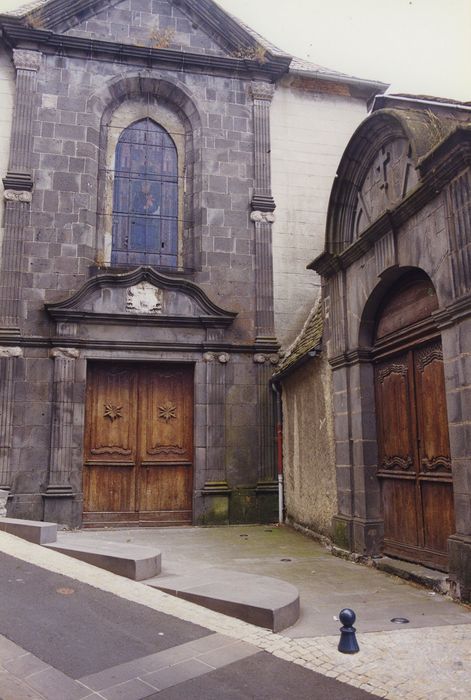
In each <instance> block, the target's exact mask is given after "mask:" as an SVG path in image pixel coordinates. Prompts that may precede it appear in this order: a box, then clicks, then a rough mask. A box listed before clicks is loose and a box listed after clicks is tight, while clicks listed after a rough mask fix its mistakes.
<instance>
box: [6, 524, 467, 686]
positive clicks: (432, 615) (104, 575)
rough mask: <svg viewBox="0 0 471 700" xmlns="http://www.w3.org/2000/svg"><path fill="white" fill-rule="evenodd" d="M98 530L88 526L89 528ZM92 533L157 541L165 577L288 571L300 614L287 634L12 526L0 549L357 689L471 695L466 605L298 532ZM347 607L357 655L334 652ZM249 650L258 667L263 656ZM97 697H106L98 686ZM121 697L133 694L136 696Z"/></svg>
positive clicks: (115, 538)
mask: <svg viewBox="0 0 471 700" xmlns="http://www.w3.org/2000/svg"><path fill="white" fill-rule="evenodd" d="M76 534H77V533H74V536H76ZM91 534H92V533H90V532H87V533H86V536H87V537H89V536H90V535H91ZM84 536H85V533H84ZM64 537H67V535H66V534H65V535H64ZM93 537H96V538H98V539H106V540H108V541H110V540H111V541H121V542H122V541H124V542H129V541H131V542H133V543H136V544H149V545H153V546H156V547H157V548H158V549H160V550H161V551H162V556H163V575H167V576H169V575H170V576H171V575H178V574H179V573H182V572H186V571H188V569H190V570H194V571H197V570H201V569H202V568H208V569H210V568H211V567H214V566H217V567H226V568H228V569H231V570H233V571H235V572H237V571H241V572H242V571H243V572H251V573H258V574H263V575H268V576H276V577H279V578H283V579H285V580H287V581H289V582H291V583H294V584H295V585H296V586H297V587H298V589H299V591H300V595H301V603H302V604H301V616H300V619H299V621H298V622H297V623H296V624H295V625H293V626H292V627H291V628H288V629H287V630H285V631H284V632H282V633H281V634H273V633H272V632H270V631H268V630H264V629H261V628H259V627H255V626H253V625H250V624H248V623H245V622H242V621H239V620H235V619H232V618H229V617H227V616H225V615H221V614H220V613H216V612H212V611H209V610H206V609H204V608H202V607H199V606H196V605H194V604H192V603H189V602H187V601H184V600H181V599H178V598H174V597H171V596H169V595H167V594H165V593H162V592H160V591H157V590H155V589H152V588H150V587H148V586H146V585H145V584H143V583H136V582H133V581H129V580H126V579H123V578H120V577H118V576H116V575H113V574H111V573H108V572H106V571H103V570H100V569H96V568H95V567H92V566H90V565H88V564H85V563H83V562H79V561H76V560H73V559H70V558H68V557H65V556H64V555H62V554H59V553H57V552H53V551H50V550H46V549H44V548H40V547H37V546H35V545H31V544H29V543H27V542H24V541H22V540H19V539H17V538H15V537H12V536H11V535H7V534H5V533H0V551H2V552H4V553H5V554H8V555H11V556H14V557H16V558H18V559H20V560H22V561H23V562H28V563H30V564H32V565H36V566H39V567H42V568H44V569H46V570H47V571H50V572H56V573H60V574H62V575H65V576H68V577H70V578H72V579H74V580H75V581H77V582H81V583H84V584H89V585H91V586H93V587H95V588H96V589H99V590H101V591H106V592H109V593H113V594H114V595H115V596H118V597H119V598H120V599H124V600H128V601H131V602H134V603H140V604H141V605H145V606H146V607H147V608H149V609H150V610H154V611H159V612H164V613H166V614H167V615H171V616H174V617H176V618H178V619H179V620H182V621H185V622H189V623H192V624H193V625H198V626H200V627H203V628H204V629H205V630H206V631H207V632H206V634H209V633H213V634H214V633H216V634H217V635H223V637H224V639H229V640H234V641H235V642H237V643H238V644H239V643H240V644H242V643H243V644H248V645H252V646H253V647H255V648H256V649H257V651H258V652H264V654H269V655H271V657H273V658H274V659H283V660H286V661H288V662H293V663H294V664H295V665H297V666H303V667H305V669H309V670H311V671H315V672H317V673H320V674H322V675H323V676H325V677H327V678H335V679H338V680H341V681H343V682H345V683H348V684H349V685H350V686H352V693H353V692H354V691H353V687H355V688H358V689H361V690H363V691H366V692H368V693H371V694H373V695H376V696H379V697H385V698H391V699H392V698H407V699H408V700H409V699H411V700H418V699H422V700H439V699H441V698H442V699H443V700H444V699H445V698H446V699H447V700H449V699H452V698H465V697H466V698H467V697H469V687H470V684H471V615H470V612H469V610H468V609H467V608H466V607H465V606H461V605H458V604H456V603H453V602H452V601H450V600H448V599H447V598H444V597H442V596H440V595H438V594H433V593H431V592H430V591H427V590H425V589H421V588H418V587H416V586H413V585H411V584H408V583H405V582H403V581H401V580H399V579H396V578H394V577H391V576H388V575H387V574H384V573H382V572H380V571H376V570H372V569H370V568H368V567H365V566H361V565H358V564H353V563H351V562H347V561H343V560H341V559H338V558H336V557H333V556H332V555H330V554H329V553H328V552H327V551H326V550H325V549H324V548H323V547H321V546H320V545H318V544H317V543H316V542H313V541H312V540H311V539H310V538H307V537H305V536H303V535H301V534H300V533H297V532H294V531H293V530H290V529H288V528H278V527H264V526H250V527H240V526H239V527H229V528H211V529H206V528H188V529H165V530H164V529H152V530H150V529H149V530H146V529H143V530H139V531H137V530H114V531H106V532H105V531H97V532H95V533H93ZM234 585H237V578H236V574H235V575H234ZM38 605H40V600H38ZM342 607H352V608H353V609H354V610H355V611H356V613H357V624H356V626H357V630H358V641H359V644H360V653H358V654H356V655H353V656H346V655H342V654H340V653H339V652H338V651H337V644H338V639H339V634H338V628H339V626H340V623H339V622H338V620H337V619H335V618H336V617H337V616H338V612H339V610H340V609H341V608H342ZM393 617H406V618H408V619H409V620H410V622H409V623H408V624H407V625H402V626H400V627H399V626H398V625H396V624H394V623H392V622H390V620H391V618H393ZM249 656H250V654H249ZM251 658H252V661H251V662H250V663H252V664H253V665H254V668H255V667H256V664H257V659H258V658H259V657H257V656H252V657H251ZM260 658H262V657H260ZM263 658H264V659H265V658H266V657H265V656H264V657H263ZM244 663H247V664H248V663H249V661H245V662H244ZM260 663H261V664H262V665H263V663H265V662H262V661H260ZM289 668H293V667H292V665H289ZM221 673H222V671H221ZM226 673H227V670H226ZM247 673H248V674H249V671H247ZM249 675H250V674H249ZM2 678H6V676H5V675H2V676H0V682H1V679H2ZM187 682H188V683H190V684H191V683H193V685H192V686H188V689H187V690H188V692H191V693H192V695H187V697H205V696H204V695H201V694H198V693H201V692H202V691H201V688H200V689H199V690H198V684H197V681H196V680H191V679H188V680H187ZM200 682H203V681H200ZM287 683H288V681H287ZM0 687H1V686H0ZM287 687H288V686H287ZM178 688H179V686H178V685H175V686H174V689H173V691H170V690H168V691H165V692H166V693H169V694H168V696H167V695H162V694H160V693H159V694H158V695H157V696H156V697H159V698H161V697H168V698H169V699H170V698H173V697H174V698H177V697H184V695H178V694H175V693H177V691H178ZM191 688H193V690H191ZM181 690H183V686H182V688H181ZM208 692H209V691H208ZM172 693H173V694H172ZM195 693H196V694H195ZM291 694H292V693H291ZM0 696H1V694H0ZM7 697H13V698H14V700H17V697H15V696H7V695H5V700H6V698H7ZM25 697H30V698H33V697H38V698H39V697H48V696H47V695H46V696H41V695H38V696H34V695H30V696H25ZM90 697H92V696H91V695H90ZM93 697H100V694H99V692H98V695H97V696H96V695H94V696H93ZM103 697H105V696H103ZM121 697H122V698H126V700H127V698H128V697H131V696H125V695H122V696H121ZM141 697H142V696H141ZM149 697H150V696H149ZM208 697H210V694H209V695H208ZM211 697H212V696H211ZM230 697H237V695H231V696H230ZM241 697H242V696H241ZM243 697H246V696H243ZM254 697H256V696H254ZM281 697H282V696H281ZM326 697H328V696H326ZM332 697H333V696H332ZM352 697H353V695H352ZM2 698H3V696H2ZM61 700H65V698H63V699H61Z"/></svg>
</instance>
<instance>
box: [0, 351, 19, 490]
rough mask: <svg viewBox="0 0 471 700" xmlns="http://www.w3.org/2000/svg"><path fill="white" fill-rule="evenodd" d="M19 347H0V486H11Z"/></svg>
mask: <svg viewBox="0 0 471 700" xmlns="http://www.w3.org/2000/svg"><path fill="white" fill-rule="evenodd" d="M22 354H23V352H22V350H21V348H17V347H0V488H1V489H9V488H10V486H11V477H12V473H11V448H12V438H13V407H14V372H15V363H16V362H17V358H18V357H21V356H22Z"/></svg>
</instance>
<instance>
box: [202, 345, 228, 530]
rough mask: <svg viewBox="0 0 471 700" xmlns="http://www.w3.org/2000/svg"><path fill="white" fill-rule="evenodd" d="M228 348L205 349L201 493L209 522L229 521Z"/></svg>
mask: <svg viewBox="0 0 471 700" xmlns="http://www.w3.org/2000/svg"><path fill="white" fill-rule="evenodd" d="M229 359H230V358H229V355H228V354H227V353H226V352H206V353H205V354H204V355H203V360H204V361H205V363H206V391H207V409H206V410H207V425H206V479H205V483H204V486H203V490H202V494H203V497H204V500H205V506H204V517H203V520H204V522H206V523H211V524H216V523H220V524H222V523H228V522H229V496H230V493H231V491H230V489H229V486H228V484H227V481H226V463H225V448H226V439H225V437H226V436H225V401H226V365H227V363H228V362H229Z"/></svg>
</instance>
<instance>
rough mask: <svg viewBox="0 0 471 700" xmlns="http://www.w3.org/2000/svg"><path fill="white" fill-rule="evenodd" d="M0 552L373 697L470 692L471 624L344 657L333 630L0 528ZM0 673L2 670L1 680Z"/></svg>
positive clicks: (417, 698) (365, 640)
mask: <svg viewBox="0 0 471 700" xmlns="http://www.w3.org/2000/svg"><path fill="white" fill-rule="evenodd" d="M0 551H3V552H4V553H6V554H9V555H11V556H14V557H17V558H18V559H21V560H23V561H27V562H29V563H30V564H35V565H36V566H40V567H42V568H44V569H47V570H49V571H54V572H57V573H61V574H63V575H66V576H69V577H71V578H73V579H75V580H77V581H81V582H83V583H87V584H89V585H91V586H94V587H95V588H98V589H101V590H103V591H107V592H110V593H113V594H114V595H117V596H120V597H121V598H124V599H127V600H129V601H134V602H137V603H140V604H141V605H145V606H147V607H149V608H151V609H154V610H157V611H160V612H165V613H167V614H169V615H173V616H175V617H177V618H179V619H181V620H185V621H187V622H192V623H194V624H198V625H202V626H204V627H205V628H207V629H209V630H211V631H212V632H216V633H219V634H223V635H225V636H226V637H229V638H232V639H235V640H239V641H243V642H247V643H250V644H253V645H255V646H256V647H257V648H258V649H260V650H263V651H266V652H269V653H270V654H273V655H274V656H275V657H278V658H281V659H286V660H288V661H291V662H293V663H295V664H298V665H300V666H304V667H305V668H308V669H311V670H313V671H316V672H318V673H321V674H324V675H325V676H329V677H332V678H337V679H338V680H342V681H344V682H346V683H348V684H350V685H351V686H355V687H357V688H361V689H363V690H365V691H367V692H370V693H372V694H374V695H376V696H378V697H383V698H390V699H391V700H393V699H395V698H407V700H445V699H446V700H453V699H454V698H467V697H469V688H470V687H471V623H470V624H457V625H440V626H436V627H422V628H419V629H406V628H401V629H398V630H395V631H385V632H368V633H365V634H359V635H358V641H359V644H360V653H359V654H356V655H352V656H347V655H342V654H339V652H338V651H337V644H338V635H336V636H323V637H303V638H295V639H294V638H290V637H289V636H286V632H285V633H284V634H283V635H280V634H273V633H272V632H270V631H268V630H264V629H261V628H258V627H255V626H253V625H250V624H248V623H245V622H241V621H239V620H235V619H233V618H230V617H227V616H225V615H221V614H220V613H216V612H212V611H210V610H207V609H204V608H201V607H199V606H197V605H194V604H192V603H189V602H187V601H184V600H181V599H178V598H173V597H171V596H169V595H167V594H165V593H162V592H160V591H158V590H155V589H152V588H150V587H148V586H146V585H144V584H142V583H137V582H133V581H129V580H127V579H124V578H121V577H118V576H116V575H114V574H111V573H108V572H106V571H103V570H101V569H97V568H95V567H93V566H90V565H88V564H85V563H83V562H80V561H77V560H74V559H71V558H69V557H66V556H65V555H62V554H59V553H58V552H54V551H51V550H47V549H45V548H41V547H38V546H36V545H32V544H30V543H28V542H25V541H23V540H19V539H18V538H16V537H13V536H11V535H7V534H6V533H0ZM470 621H471V616H470ZM3 674H5V669H3V672H2V675H0V678H2V677H3ZM2 690H3V688H2ZM8 697H11V698H14V699H15V700H17V698H18V699H19V698H21V699H22V700H23V697H24V698H25V700H27V699H28V700H33V699H34V698H41V697H43V696H41V695H40V694H36V695H35V694H30V695H26V694H25V695H24V696H23V695H14V694H10V695H5V698H8Z"/></svg>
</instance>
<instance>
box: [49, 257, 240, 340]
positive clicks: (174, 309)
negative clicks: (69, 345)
mask: <svg viewBox="0 0 471 700" xmlns="http://www.w3.org/2000/svg"><path fill="white" fill-rule="evenodd" d="M45 306H46V310H47V311H48V313H49V314H50V316H52V318H53V319H54V320H55V321H57V322H63V323H80V322H81V321H83V322H85V323H87V322H88V323H90V322H94V323H97V322H101V323H103V324H106V323H107V322H108V323H113V324H115V323H120V324H126V325H128V324H129V325H133V324H145V325H149V324H150V325H159V326H193V327H197V326H200V327H201V326H203V327H207V326H219V327H224V326H228V325H230V324H231V323H232V322H233V320H234V318H235V317H236V316H237V314H236V313H235V312H233V311H227V310H225V309H222V308H220V307H219V306H217V305H216V304H214V303H213V302H212V301H211V300H210V298H209V297H208V296H207V294H206V293H205V292H204V291H203V290H202V289H201V288H200V287H199V286H198V285H197V284H195V283H193V282H189V281H188V280H183V279H175V278H173V277H168V276H166V275H163V274H161V273H158V272H156V271H155V270H153V269H152V268H150V267H140V268H138V269H137V270H134V271H133V272H128V273H124V274H112V273H103V274H99V275H97V276H96V277H94V278H93V279H91V280H89V281H88V282H86V283H85V284H84V285H83V286H82V287H81V288H80V289H79V290H78V291H77V292H75V294H73V295H72V296H70V297H68V298H67V299H64V300H63V301H60V302H56V303H52V304H46V305H45Z"/></svg>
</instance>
